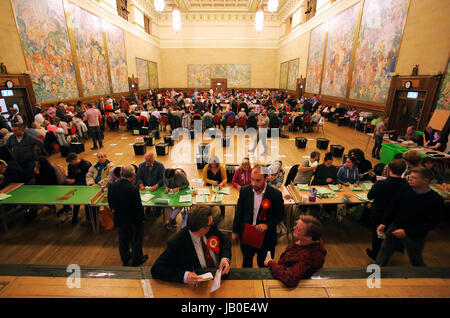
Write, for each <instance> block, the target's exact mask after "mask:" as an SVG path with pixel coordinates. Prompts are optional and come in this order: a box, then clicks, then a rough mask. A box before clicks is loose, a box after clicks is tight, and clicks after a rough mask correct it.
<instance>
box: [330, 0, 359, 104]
mask: <svg viewBox="0 0 450 318" xmlns="http://www.w3.org/2000/svg"><path fill="white" fill-rule="evenodd" d="M359 11H360V4H359V3H357V4H356V5H354V6H353V7H351V8H349V9H347V10H346V11H344V12H342V13H340V14H339V15H337V16H335V17H334V18H333V19H332V20H331V21H330V25H329V30H330V31H329V32H328V39H327V49H326V55H325V64H324V68H323V75H322V77H323V78H322V90H321V94H324V95H329V96H337V97H345V95H346V93H347V83H348V78H349V74H350V63H351V60H352V51H353V42H354V40H355V28H356V24H357V21H358V16H359Z"/></svg>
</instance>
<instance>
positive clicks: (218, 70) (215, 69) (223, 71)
mask: <svg viewBox="0 0 450 318" xmlns="http://www.w3.org/2000/svg"><path fill="white" fill-rule="evenodd" d="M228 66H229V64H214V65H212V73H211V77H212V78H227V77H228Z"/></svg>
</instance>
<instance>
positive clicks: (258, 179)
mask: <svg viewBox="0 0 450 318" xmlns="http://www.w3.org/2000/svg"><path fill="white" fill-rule="evenodd" d="M266 169H267V168H265V167H262V166H260V165H255V167H254V168H253V169H252V174H251V185H248V186H245V187H242V188H241V191H240V193H239V199H238V204H237V208H236V214H235V217H234V222H233V235H232V237H233V241H234V242H237V240H238V238H240V239H241V250H242V255H243V257H244V262H243V265H242V267H252V265H253V257H254V256H255V254H257V261H258V266H259V267H263V266H264V260H265V258H266V255H267V252H268V251H270V252H271V255H272V257H273V255H275V246H276V245H277V230H276V229H277V225H278V224H279V223H280V222H281V220H282V219H283V218H284V201H283V197H282V195H281V192H280V191H279V190H277V189H275V188H274V187H272V186H270V185H268V184H267V176H268V171H265V170H266ZM245 224H252V225H255V226H256V230H257V231H258V232H265V237H264V241H263V244H262V247H261V249H257V248H255V247H252V246H249V245H246V244H243V243H242V239H243V234H244V228H245Z"/></svg>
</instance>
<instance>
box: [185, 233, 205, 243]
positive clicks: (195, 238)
mask: <svg viewBox="0 0 450 318" xmlns="http://www.w3.org/2000/svg"><path fill="white" fill-rule="evenodd" d="M188 231H189V235H190V236H191V239H192V242H194V243H200V240H201V239H202V237H201V236H197V235H195V234H194V233H192V232H191V230H188Z"/></svg>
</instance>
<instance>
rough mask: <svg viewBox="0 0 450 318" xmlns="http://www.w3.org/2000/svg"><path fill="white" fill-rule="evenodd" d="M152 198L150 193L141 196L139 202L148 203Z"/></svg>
mask: <svg viewBox="0 0 450 318" xmlns="http://www.w3.org/2000/svg"><path fill="white" fill-rule="evenodd" d="M153 197H154V195H153V194H150V193H146V194H141V201H142V202H148V201H150V200H151V199H152V198H153Z"/></svg>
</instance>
